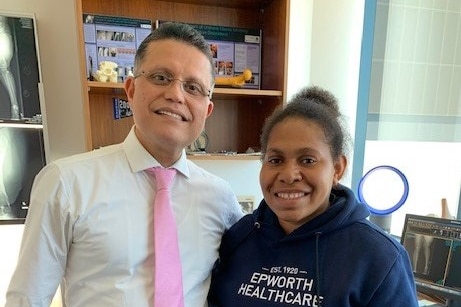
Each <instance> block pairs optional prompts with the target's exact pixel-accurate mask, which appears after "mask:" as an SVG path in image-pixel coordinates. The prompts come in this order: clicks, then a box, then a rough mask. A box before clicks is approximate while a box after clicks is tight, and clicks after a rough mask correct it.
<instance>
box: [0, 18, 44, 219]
mask: <svg viewBox="0 0 461 307" xmlns="http://www.w3.org/2000/svg"><path fill="white" fill-rule="evenodd" d="M39 86H40V70H39V56H38V44H37V35H36V25H35V18H34V15H33V14H24V13H17V14H16V13H11V12H2V11H0V224H11V223H23V222H24V220H25V218H26V216H27V212H28V209H29V199H30V191H31V188H32V182H33V180H34V178H35V176H36V175H37V173H38V172H39V171H40V169H41V168H42V167H43V166H45V164H46V159H45V146H44V134H43V123H42V113H41V107H40V94H39Z"/></svg>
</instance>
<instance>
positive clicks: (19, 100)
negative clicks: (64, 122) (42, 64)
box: [0, 14, 40, 120]
mask: <svg viewBox="0 0 461 307" xmlns="http://www.w3.org/2000/svg"><path fill="white" fill-rule="evenodd" d="M38 82H39V73H38V60H37V53H36V48H35V32H34V22H33V19H32V18H29V17H12V16H4V15H1V14H0V119H7V120H22V119H27V118H32V117H33V116H35V115H37V114H40V100H39V93H38Z"/></svg>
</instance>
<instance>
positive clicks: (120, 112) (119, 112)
mask: <svg viewBox="0 0 461 307" xmlns="http://www.w3.org/2000/svg"><path fill="white" fill-rule="evenodd" d="M113 106H114V119H122V118H125V117H130V116H133V112H132V110H131V108H130V105H129V104H128V101H126V100H124V99H122V98H113Z"/></svg>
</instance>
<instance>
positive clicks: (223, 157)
mask: <svg viewBox="0 0 461 307" xmlns="http://www.w3.org/2000/svg"><path fill="white" fill-rule="evenodd" d="M187 158H188V159H189V160H228V161H231V160H260V159H261V156H260V155H247V154H235V155H220V154H201V155H189V154H188V155H187Z"/></svg>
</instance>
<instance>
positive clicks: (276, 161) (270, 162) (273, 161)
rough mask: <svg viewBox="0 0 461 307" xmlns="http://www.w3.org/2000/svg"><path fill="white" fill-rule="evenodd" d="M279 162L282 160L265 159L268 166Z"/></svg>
mask: <svg viewBox="0 0 461 307" xmlns="http://www.w3.org/2000/svg"><path fill="white" fill-rule="evenodd" d="M281 161H282V159H279V158H269V159H267V162H268V163H269V164H278V163H280V162H281Z"/></svg>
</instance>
